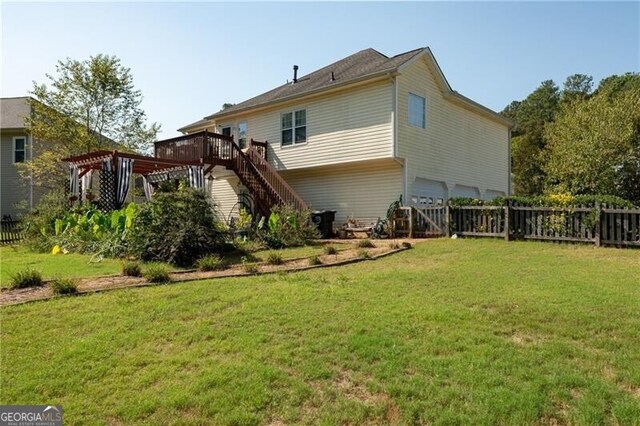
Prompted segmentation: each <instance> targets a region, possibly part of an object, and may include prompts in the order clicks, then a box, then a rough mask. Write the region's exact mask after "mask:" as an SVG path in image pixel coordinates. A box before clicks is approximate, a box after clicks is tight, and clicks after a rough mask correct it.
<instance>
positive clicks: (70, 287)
mask: <svg viewBox="0 0 640 426" xmlns="http://www.w3.org/2000/svg"><path fill="white" fill-rule="evenodd" d="M51 289H52V290H53V293H54V294H74V293H77V292H78V285H77V284H76V283H75V281H73V280H72V279H69V278H59V279H57V280H55V281H53V282H52V283H51Z"/></svg>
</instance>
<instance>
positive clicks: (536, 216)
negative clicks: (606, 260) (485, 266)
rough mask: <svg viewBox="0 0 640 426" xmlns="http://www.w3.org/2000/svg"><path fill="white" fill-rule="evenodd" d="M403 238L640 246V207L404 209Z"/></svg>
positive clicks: (397, 227)
mask: <svg viewBox="0 0 640 426" xmlns="http://www.w3.org/2000/svg"><path fill="white" fill-rule="evenodd" d="M394 234H395V235H396V236H399V237H403V236H407V237H410V238H411V237H417V238H419V237H433V236H445V235H453V234H456V235H459V236H469V237H499V238H504V239H506V240H512V239H524V240H540V241H557V242H583V243H590V244H595V245H596V246H600V245H613V246H619V247H632V246H636V247H640V209H620V208H611V207H608V206H602V205H596V206H595V207H587V206H578V207H538V206H536V207H528V206H515V205H513V206H504V207H503V206H438V207H424V208H419V207H401V208H400V209H399V210H398V211H397V212H396V216H395V219H394Z"/></svg>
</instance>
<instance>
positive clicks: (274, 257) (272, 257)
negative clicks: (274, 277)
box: [267, 251, 284, 265]
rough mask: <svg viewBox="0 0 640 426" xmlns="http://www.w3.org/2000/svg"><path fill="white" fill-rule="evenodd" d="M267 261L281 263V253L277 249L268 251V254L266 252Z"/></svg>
mask: <svg viewBox="0 0 640 426" xmlns="http://www.w3.org/2000/svg"><path fill="white" fill-rule="evenodd" d="M267 263H268V264H270V265H282V264H283V263H284V260H283V259H282V254H281V253H278V252H277V251H270V252H269V254H267Z"/></svg>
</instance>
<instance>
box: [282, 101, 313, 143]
mask: <svg viewBox="0 0 640 426" xmlns="http://www.w3.org/2000/svg"><path fill="white" fill-rule="evenodd" d="M280 130H281V134H282V146H289V145H295V144H299V143H305V142H306V141H307V110H305V109H301V110H298V111H292V112H285V113H284V114H282V116H281V120H280Z"/></svg>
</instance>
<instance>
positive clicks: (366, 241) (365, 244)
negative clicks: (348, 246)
mask: <svg viewBox="0 0 640 426" xmlns="http://www.w3.org/2000/svg"><path fill="white" fill-rule="evenodd" d="M356 247H358V248H374V247H375V245H374V244H373V243H372V242H371V240H370V239H368V238H365V239H364V240H358V243H357V244H356Z"/></svg>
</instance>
